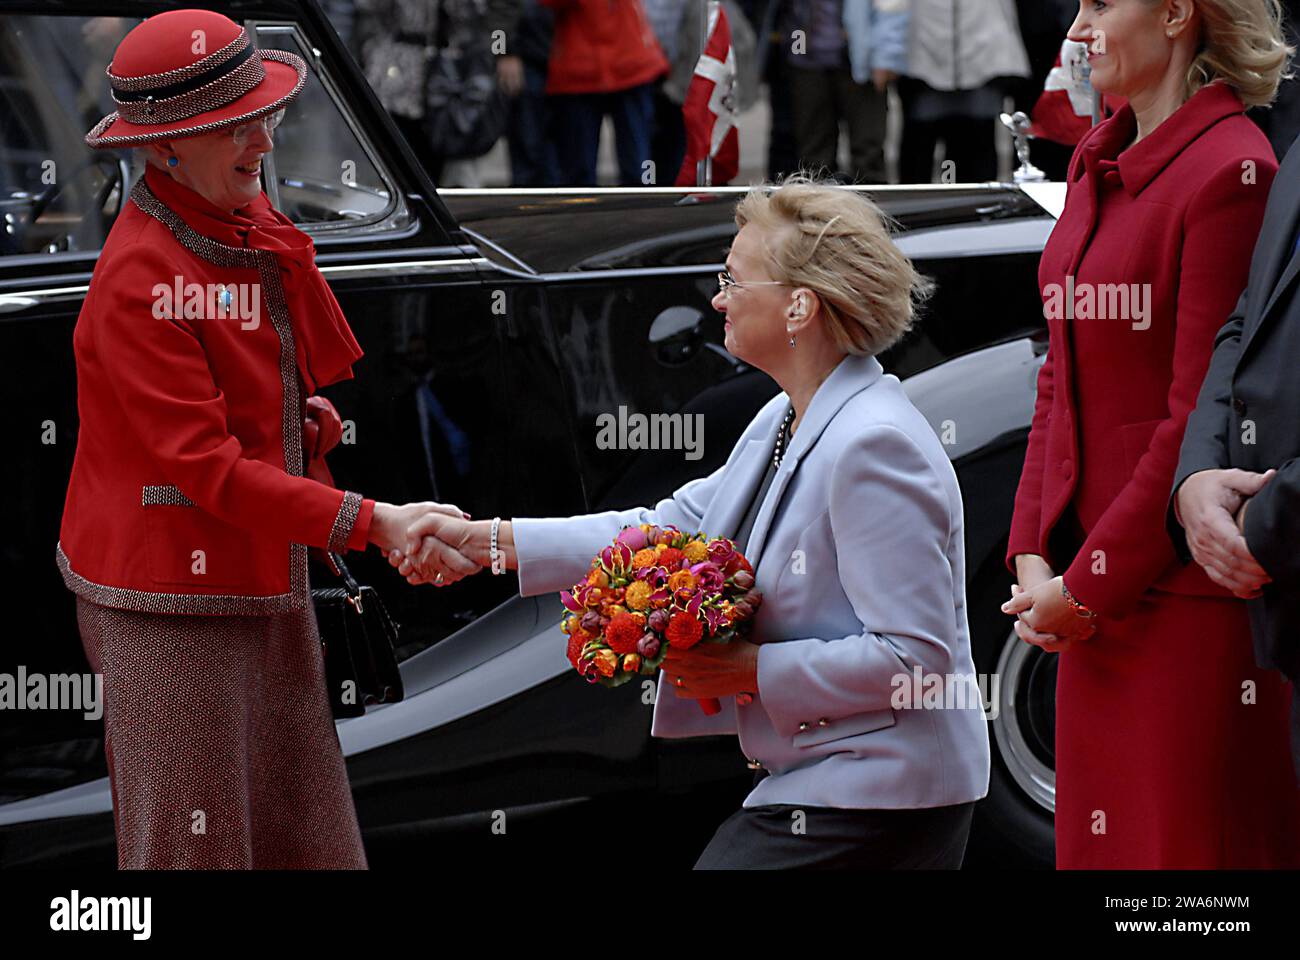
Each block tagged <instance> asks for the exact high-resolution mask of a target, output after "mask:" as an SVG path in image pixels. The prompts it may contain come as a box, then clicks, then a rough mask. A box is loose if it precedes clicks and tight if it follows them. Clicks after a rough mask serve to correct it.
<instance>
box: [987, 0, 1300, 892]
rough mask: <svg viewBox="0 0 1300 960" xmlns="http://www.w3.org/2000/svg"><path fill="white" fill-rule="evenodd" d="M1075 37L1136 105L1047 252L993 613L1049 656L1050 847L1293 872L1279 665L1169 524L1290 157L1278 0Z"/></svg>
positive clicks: (1219, 1)
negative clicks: (1259, 654)
mask: <svg viewBox="0 0 1300 960" xmlns="http://www.w3.org/2000/svg"><path fill="white" fill-rule="evenodd" d="M1103 35H1104V41H1102V40H1100V38H1101V37H1102V36H1103ZM1070 38H1071V39H1072V40H1078V41H1081V42H1084V43H1088V44H1090V49H1091V51H1092V52H1091V53H1090V55H1089V60H1090V62H1091V64H1092V83H1093V84H1094V85H1095V86H1096V87H1097V88H1098V89H1099V90H1101V91H1103V92H1104V93H1108V94H1119V95H1121V96H1123V97H1125V98H1126V99H1127V101H1128V103H1127V104H1126V105H1125V106H1124V107H1122V108H1121V109H1120V110H1119V111H1118V112H1117V113H1116V114H1115V115H1114V116H1113V117H1111V118H1110V119H1108V120H1106V121H1104V122H1103V123H1101V124H1099V125H1098V126H1096V127H1094V128H1093V129H1092V130H1091V131H1090V132H1089V134H1088V135H1087V136H1085V137H1084V139H1083V140H1082V141H1080V143H1079V146H1078V148H1077V149H1076V150H1075V152H1074V156H1073V158H1072V159H1071V162H1070V169H1069V179H1068V184H1069V186H1068V193H1067V197H1066V204H1065V209H1064V211H1063V213H1062V215H1061V218H1060V221H1059V222H1058V223H1057V225H1056V228H1055V229H1054V230H1053V232H1052V235H1051V238H1050V239H1049V241H1048V243H1047V246H1046V248H1045V249H1044V251H1043V257H1042V261H1041V265H1040V267H1039V283H1040V286H1041V288H1042V293H1043V298H1044V309H1045V313H1046V317H1047V321H1048V330H1049V334H1050V346H1049V349H1048V353H1047V358H1046V363H1044V365H1043V368H1042V371H1041V373H1040V374H1039V377H1038V400H1037V405H1036V408H1035V410H1034V416H1033V423H1032V427H1031V430H1030V435H1029V449H1028V452H1027V454H1026V458H1025V465H1024V471H1023V474H1022V476H1021V479H1020V486H1019V489H1018V490H1017V492H1016V504H1015V513H1014V517H1013V521H1012V528H1011V535H1010V543H1009V545H1008V550H1007V561H1008V564H1009V565H1011V566H1012V569H1013V570H1014V571H1015V572H1016V576H1017V580H1018V581H1019V582H1018V583H1017V584H1016V585H1015V586H1014V587H1013V588H1012V594H1013V597H1012V599H1011V600H1010V601H1009V602H1008V603H1007V604H1006V605H1004V607H1003V610H1004V611H1006V612H1008V613H1011V614H1014V615H1016V616H1017V617H1018V619H1017V621H1016V623H1015V629H1016V632H1017V633H1018V634H1019V635H1020V636H1021V637H1022V638H1023V639H1024V640H1026V641H1028V642H1030V643H1034V644H1038V645H1039V646H1041V647H1043V648H1044V649H1047V650H1056V651H1059V652H1060V659H1059V664H1058V676H1057V691H1056V863H1057V866H1058V868H1080V867H1111V868H1115V867H1125V868H1135V867H1136V868H1141V867H1152V868H1154V867H1162V868H1172V867H1185V868H1229V867H1291V868H1294V867H1296V866H1300V794H1297V790H1296V787H1295V784H1294V782H1293V779H1292V776H1291V764H1290V754H1289V749H1288V721H1287V709H1288V699H1289V697H1288V692H1287V690H1286V688H1285V684H1284V683H1283V681H1282V679H1281V677H1280V676H1279V675H1278V674H1276V673H1274V672H1272V671H1267V670H1263V669H1261V668H1259V667H1257V666H1256V665H1255V663H1254V659H1253V653H1252V651H1253V647H1252V641H1251V634H1250V625H1249V622H1248V619H1247V611H1246V604H1245V602H1244V601H1242V600H1240V599H1238V598H1236V597H1234V596H1233V595H1232V594H1231V593H1230V592H1229V591H1227V590H1225V589H1223V588H1222V587H1219V586H1217V585H1216V584H1214V583H1213V582H1211V581H1210V579H1209V578H1208V577H1206V575H1205V573H1204V572H1203V571H1202V570H1201V568H1199V567H1198V566H1196V565H1191V566H1186V567H1185V566H1183V565H1182V564H1181V563H1180V562H1179V560H1178V558H1177V556H1176V555H1175V553H1174V548H1173V545H1172V543H1171V542H1170V540H1169V538H1168V537H1167V536H1166V535H1165V508H1166V504H1167V501H1168V497H1169V490H1170V487H1171V485H1172V480H1173V476H1174V470H1175V467H1176V465H1177V462H1178V452H1179V446H1180V443H1181V441H1182V437H1183V431H1184V429H1185V427H1186V424H1187V418H1188V415H1189V413H1190V412H1191V410H1192V408H1193V406H1194V405H1195V403H1196V396H1197V391H1198V389H1199V387H1200V384H1201V380H1202V379H1203V378H1204V376H1205V371H1206V369H1207V367H1208V365H1209V360H1210V354H1211V352H1212V350H1213V347H1214V338H1215V334H1216V333H1217V331H1218V329H1219V327H1220V326H1221V325H1222V324H1223V321H1224V319H1225V318H1226V317H1227V316H1228V314H1229V313H1230V312H1231V311H1232V309H1233V306H1234V304H1235V302H1236V299H1237V295H1238V294H1239V293H1240V291H1241V289H1242V287H1243V285H1244V284H1245V280H1246V274H1247V269H1248V265H1249V259H1250V253H1251V249H1252V248H1253V247H1254V242H1255V236H1256V234H1257V233H1258V231H1259V227H1260V223H1261V220H1262V217H1263V213H1264V207H1265V203H1266V201H1267V199H1268V192H1269V187H1270V185H1271V183H1272V180H1273V176H1274V174H1275V173H1276V171H1277V164H1276V161H1275V160H1274V158H1273V151H1272V148H1271V147H1270V146H1269V143H1268V141H1267V140H1266V139H1265V138H1264V136H1263V134H1261V133H1260V131H1259V129H1258V128H1257V127H1256V126H1255V125H1254V124H1253V123H1252V122H1251V121H1250V120H1248V119H1247V118H1246V115H1245V112H1244V105H1245V104H1249V105H1255V104H1264V103H1268V102H1269V101H1270V100H1271V99H1272V97H1273V96H1274V95H1275V93H1276V91H1277V86H1278V82H1279V78H1280V75H1281V73H1282V72H1283V70H1284V68H1285V63H1286V59H1287V50H1286V48H1285V47H1284V45H1283V42H1282V38H1281V33H1280V29H1279V25H1278V15H1277V8H1276V2H1275V0H1269V2H1268V3H1259V2H1257V0H1251V2H1247V0H1198V2H1197V3H1195V4H1194V5H1193V4H1191V3H1188V2H1182V0H1110V2H1107V3H1105V4H1091V3H1088V4H1083V5H1082V6H1081V7H1080V12H1079V15H1078V18H1077V19H1076V20H1075V22H1074V25H1073V26H1072V27H1071V31H1070ZM1117 307H1118V309H1116V308H1117Z"/></svg>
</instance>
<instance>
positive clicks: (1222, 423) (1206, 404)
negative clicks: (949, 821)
mask: <svg viewBox="0 0 1300 960" xmlns="http://www.w3.org/2000/svg"><path fill="white" fill-rule="evenodd" d="M1245 316H1246V291H1242V294H1241V298H1240V299H1239V300H1238V301H1237V307H1236V309H1234V310H1233V311H1232V314H1231V316H1229V317H1228V322H1227V323H1225V324H1224V325H1223V327H1222V328H1221V329H1220V330H1219V333H1218V335H1217V336H1216V337H1215V338H1214V353H1213V355H1211V357H1210V369H1209V370H1208V371H1207V372H1206V374H1205V380H1204V381H1203V382H1202V383H1201V390H1200V393H1199V394H1197V397H1196V409H1194V410H1193V411H1192V413H1191V415H1190V416H1189V417H1188V419H1187V432H1186V433H1184V434H1183V443H1182V447H1181V448H1180V451H1179V455H1178V469H1177V470H1176V471H1175V473H1174V486H1173V490H1172V491H1171V492H1170V494H1169V507H1168V511H1167V515H1166V517H1165V524H1166V527H1167V528H1168V530H1169V536H1170V538H1171V539H1172V540H1173V541H1174V549H1175V550H1177V551H1178V555H1179V557H1181V558H1182V560H1183V562H1186V561H1188V560H1190V559H1191V558H1192V554H1191V551H1190V550H1189V549H1188V547H1187V533H1186V531H1184V530H1183V525H1182V524H1181V523H1179V522H1178V516H1177V514H1176V512H1175V510H1174V498H1175V497H1176V496H1177V495H1178V488H1179V487H1181V486H1182V485H1183V481H1184V480H1186V479H1187V478H1188V477H1190V476H1191V475H1192V474H1194V473H1200V472H1201V471H1202V470H1222V469H1225V468H1227V467H1228V466H1230V465H1231V463H1230V461H1229V458H1228V430H1229V429H1231V424H1232V407H1231V402H1232V373H1233V371H1234V370H1236V369H1237V359H1238V357H1240V356H1241V331H1242V325H1243V323H1244V321H1245Z"/></svg>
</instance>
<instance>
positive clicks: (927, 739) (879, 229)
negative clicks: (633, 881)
mask: <svg viewBox="0 0 1300 960" xmlns="http://www.w3.org/2000/svg"><path fill="white" fill-rule="evenodd" d="M736 223H737V225H738V226H739V228H740V230H739V233H738V234H737V236H736V239H735V242H734V243H733V245H732V247H731V251H730V255H729V256H728V258H727V270H726V272H724V273H723V274H720V275H719V286H720V289H719V292H718V294H717V296H716V297H715V298H714V301H713V305H714V307H715V308H716V309H717V310H718V311H719V312H721V313H722V314H724V316H725V327H726V339H725V344H726V347H727V349H728V350H729V351H730V352H731V353H732V354H734V355H735V356H736V357H738V358H740V359H741V360H744V361H745V362H746V363H749V364H752V365H753V366H755V367H758V368H760V369H762V370H764V371H766V372H767V373H768V374H769V375H770V376H771V377H772V378H773V379H775V380H776V381H777V383H778V384H779V385H780V386H781V387H782V390H783V392H782V393H780V394H778V395H777V396H776V397H774V398H773V399H772V400H771V402H769V403H768V404H767V405H766V406H764V407H763V409H762V410H760V411H759V413H758V415H757V416H756V417H755V418H754V420H753V422H751V423H750V425H749V427H748V428H747V429H746V430H745V432H744V434H743V435H742V436H741V438H740V440H739V442H738V443H737V444H736V446H735V449H733V450H732V452H731V455H730V456H729V457H728V458H727V462H726V463H725V464H724V465H723V466H721V467H720V468H718V469H717V470H715V471H714V472H713V473H712V474H710V475H709V476H707V477H702V478H700V479H698V480H693V481H691V482H690V483H687V484H686V485H685V486H683V487H681V489H679V490H677V492H676V493H674V494H673V495H672V496H671V497H669V498H667V499H665V500H662V501H660V502H659V503H658V504H656V505H655V507H654V508H653V509H650V508H638V509H632V510H622V511H608V512H605V513H598V514H592V515H589V516H582V517H570V518H567V519H531V520H524V519H516V520H514V521H501V520H500V519H499V518H497V519H496V520H494V521H488V520H483V521H465V520H461V519H453V518H451V517H447V516H442V515H437V516H432V517H430V518H428V520H427V521H421V522H420V523H418V524H416V525H414V526H412V527H411V530H410V534H409V537H408V541H409V543H408V546H409V550H408V554H407V555H406V556H403V555H402V554H400V553H398V552H394V553H392V554H390V556H389V560H390V562H392V563H393V565H394V566H396V567H398V569H399V570H400V572H402V573H403V574H404V575H406V576H407V577H408V579H410V580H411V581H412V582H435V583H440V584H442V583H449V582H451V580H452V579H455V575H454V574H452V573H450V572H449V571H443V572H440V573H436V574H435V573H434V571H433V568H432V567H431V566H429V564H430V563H431V562H436V558H435V559H434V560H430V559H429V558H428V554H429V552H430V550H431V549H432V547H433V545H434V543H433V539H432V538H433V537H437V538H438V539H440V540H443V541H445V542H446V543H449V544H450V545H452V546H454V547H456V548H457V549H458V550H459V551H460V552H461V553H462V554H464V555H465V556H466V557H468V558H469V559H471V560H473V561H475V562H476V563H478V564H481V565H484V566H487V565H490V564H491V561H492V559H493V556H492V542H491V536H492V529H493V527H495V528H496V533H497V545H498V546H497V560H498V563H497V564H496V568H497V569H499V570H500V569H504V568H505V567H509V568H516V569H518V571H519V587H520V592H521V593H522V594H523V595H524V596H533V595H536V594H542V593H551V592H555V591H558V590H561V589H565V588H567V587H569V586H570V585H571V584H573V583H575V582H576V581H578V580H581V579H582V578H583V577H585V576H586V574H587V572H588V570H589V567H590V563H591V558H592V557H593V556H595V555H596V554H597V553H598V552H599V551H600V550H601V549H602V548H603V547H605V546H607V545H608V544H609V543H610V542H611V541H612V540H613V539H614V537H615V536H616V534H617V533H618V531H619V530H620V529H621V528H622V527H624V526H626V525H628V524H640V523H653V524H660V525H663V524H671V525H673V526H675V527H678V528H679V529H681V530H686V531H692V532H693V531H696V530H702V531H704V532H706V533H707V534H708V535H709V536H730V537H732V539H734V540H735V541H736V543H737V546H738V547H739V548H740V549H742V550H743V551H744V553H745V555H746V556H747V557H748V558H749V560H750V561H751V562H752V563H753V565H754V573H755V579H756V588H757V589H758V590H760V591H761V592H762V594H763V602H762V605H761V606H760V607H759V609H758V612H757V614H756V616H755V618H754V621H753V631H752V634H751V637H750V639H749V640H748V641H745V642H738V643H731V644H698V645H696V646H694V647H692V648H691V649H690V650H687V651H684V652H683V651H677V650H672V651H670V652H669V654H668V657H667V659H665V661H664V664H663V669H662V670H661V671H660V675H659V688H658V696H657V698H656V701H655V709H654V720H653V725H652V732H653V734H654V735H655V736H661V737H691V736H704V735H710V734H732V735H735V736H737V737H738V738H739V741H740V750H741V752H742V753H743V754H744V757H745V758H746V760H747V761H748V763H749V765H750V766H751V767H752V768H754V769H756V770H757V771H758V775H757V777H756V782H755V785H754V789H753V791H752V792H751V793H750V794H749V796H748V797H746V799H745V801H744V805H743V806H742V807H741V809H740V810H738V811H737V812H736V813H735V814H733V815H732V816H731V817H730V818H729V819H727V820H726V821H725V822H724V823H723V824H722V825H721V826H720V827H719V828H718V831H717V833H716V834H715V835H714V837H713V839H712V841H711V842H710V843H709V845H708V847H707V848H706V849H705V850H704V852H703V854H702V855H701V856H700V858H699V861H698V863H697V864H696V866H697V868H716V867H804V866H850V867H946V868H955V867H958V866H960V865H961V861H962V857H963V854H964V852H965V847H966V838H967V834H968V832H969V828H970V817H971V809H972V807H973V806H974V801H976V800H978V799H979V798H981V797H983V796H984V795H985V793H986V792H987V790H988V778H989V744H988V731H987V726H986V723H985V719H984V714H983V710H982V703H981V700H980V697H979V693H978V690H977V688H976V683H975V668H974V664H973V662H972V660H971V651H970V641H969V636H968V631H967V624H966V600H965V570H964V564H965V561H964V555H963V543H962V502H961V492H960V490H959V488H958V486H957V478H956V475H955V474H954V472H953V469H952V465H951V463H950V462H949V460H948V456H947V454H946V452H945V451H944V449H943V446H942V445H941V444H940V442H939V440H938V438H937V437H936V436H935V434H934V432H933V431H932V430H931V428H930V426H929V424H928V423H927V422H926V420H925V419H924V418H923V417H922V416H921V414H920V413H919V412H918V411H917V410H916V408H915V407H913V406H912V404H911V402H910V401H909V400H908V399H907V396H906V395H905V393H904V392H903V388H902V385H901V384H900V383H899V381H898V380H897V379H896V378H895V377H893V376H891V375H888V374H886V373H884V371H883V370H882V368H881V366H880V364H879V362H877V361H876V359H875V356H874V355H875V354H877V353H879V352H880V351H881V350H883V349H885V348H886V347H888V346H889V345H890V344H891V343H893V342H894V341H895V340H897V339H898V337H900V336H901V335H902V334H903V333H904V332H905V331H906V330H907V329H908V327H909V326H910V324H911V322H912V317H913V310H914V304H915V303H916V302H917V300H918V299H919V298H920V297H922V296H923V295H924V293H925V292H926V289H927V286H928V285H927V283H926V281H924V280H923V278H921V277H920V276H919V275H918V274H917V273H916V272H915V271H914V269H913V267H912V265H911V263H910V262H909V261H908V260H907V258H906V257H904V256H903V254H902V253H901V252H900V251H899V250H898V249H897V247H895V246H894V244H893V243H892V241H891V240H890V238H889V234H888V230H887V228H886V227H885V225H884V223H883V221H882V219H881V216H880V214H879V212H878V211H877V210H876V208H875V207H874V205H873V204H872V203H871V202H870V201H869V200H867V199H866V198H864V197H862V196H861V195H859V194H855V193H852V192H850V191H846V190H844V189H842V188H839V187H836V186H833V185H829V184H824V183H819V182H816V181H810V180H808V179H807V178H806V177H802V176H797V177H792V178H790V179H788V180H787V181H786V182H785V184H784V185H783V186H782V187H780V188H779V189H776V190H771V191H769V189H768V188H766V187H756V188H755V189H753V190H751V191H750V193H749V194H748V195H747V196H746V197H745V198H744V199H743V200H742V201H741V203H740V204H739V206H738V207H737V211H736ZM422 537H423V538H426V539H425V540H424V541H423V544H421V538H422ZM421 546H423V550H422V549H421ZM501 561H504V563H502V562H501ZM923 691H924V693H925V695H924V696H923V695H922V692H923ZM742 693H747V694H751V695H752V699H749V698H740V699H739V700H738V699H737V698H736V697H735V696H734V695H736V694H742ZM704 697H718V698H721V699H722V701H723V709H722V712H721V713H719V714H717V715H714V716H707V715H705V714H704V713H703V712H702V711H701V710H700V707H699V705H698V704H697V703H695V702H694V701H695V700H696V699H697V698H704Z"/></svg>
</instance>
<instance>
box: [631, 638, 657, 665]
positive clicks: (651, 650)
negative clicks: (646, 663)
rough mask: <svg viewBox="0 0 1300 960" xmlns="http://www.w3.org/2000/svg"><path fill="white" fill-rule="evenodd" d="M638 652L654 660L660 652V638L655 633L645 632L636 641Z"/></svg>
mask: <svg viewBox="0 0 1300 960" xmlns="http://www.w3.org/2000/svg"><path fill="white" fill-rule="evenodd" d="M636 652H637V653H639V654H641V656H643V657H645V658H646V659H647V660H653V659H654V658H655V657H656V656H657V655H658V654H659V638H658V637H656V636H655V635H654V634H653V633H647V634H644V635H643V636H642V637H641V639H640V640H638V641H637V642H636Z"/></svg>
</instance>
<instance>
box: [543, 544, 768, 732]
mask: <svg viewBox="0 0 1300 960" xmlns="http://www.w3.org/2000/svg"><path fill="white" fill-rule="evenodd" d="M560 599H561V601H562V602H563V603H564V609H565V611H566V614H565V617H564V622H563V624H562V629H563V630H564V632H565V633H566V634H567V635H568V637H569V645H568V646H569V649H568V652H569V662H570V663H572V664H573V668H574V669H575V670H577V671H578V672H579V673H580V674H582V675H583V676H584V677H586V678H587V680H588V681H589V682H591V683H602V684H604V685H605V686H607V687H617V686H621V685H622V684H624V683H627V681H629V680H631V679H632V678H633V677H635V676H637V675H642V676H654V674H655V673H656V671H658V669H659V666H660V664H661V663H663V660H664V657H665V656H667V654H668V649H669V648H670V647H671V648H673V649H675V650H689V649H690V648H691V647H693V646H695V645H696V644H697V643H700V642H701V641H703V642H707V643H727V642H729V641H731V640H735V639H738V638H740V637H743V636H744V635H745V634H746V633H747V632H748V630H749V627H750V622H751V620H752V618H753V616H754V612H755V611H756V610H757V609H758V606H759V604H760V603H761V602H762V596H761V595H760V594H759V593H758V592H757V591H755V590H754V568H753V567H752V566H750V563H749V561H748V560H746V559H745V557H744V556H743V555H742V554H741V553H740V551H739V550H737V549H736V545H735V544H734V543H732V542H731V541H730V540H727V539H724V538H721V537H718V538H713V539H710V538H709V537H707V536H705V535H704V534H703V533H683V532H682V531H680V530H678V529H677V528H676V527H671V526H663V527H660V526H655V525H654V524H648V523H643V524H641V525H640V526H634V527H631V526H630V527H624V528H623V529H622V530H621V531H620V532H619V534H618V537H617V538H616V539H615V540H614V542H613V543H612V544H611V545H610V546H608V547H606V548H605V549H604V550H602V551H601V552H600V554H599V555H598V556H596V557H595V558H593V559H592V561H591V571H590V572H589V573H588V574H587V578H586V579H585V580H583V581H582V582H581V583H577V584H574V586H573V588H572V589H571V590H564V591H561V593H560ZM700 706H701V708H702V709H703V710H704V712H705V713H706V714H710V715H711V714H715V713H717V712H718V711H719V710H720V709H721V705H720V704H719V703H718V701H717V700H716V699H708V700H701V701H700Z"/></svg>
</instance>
